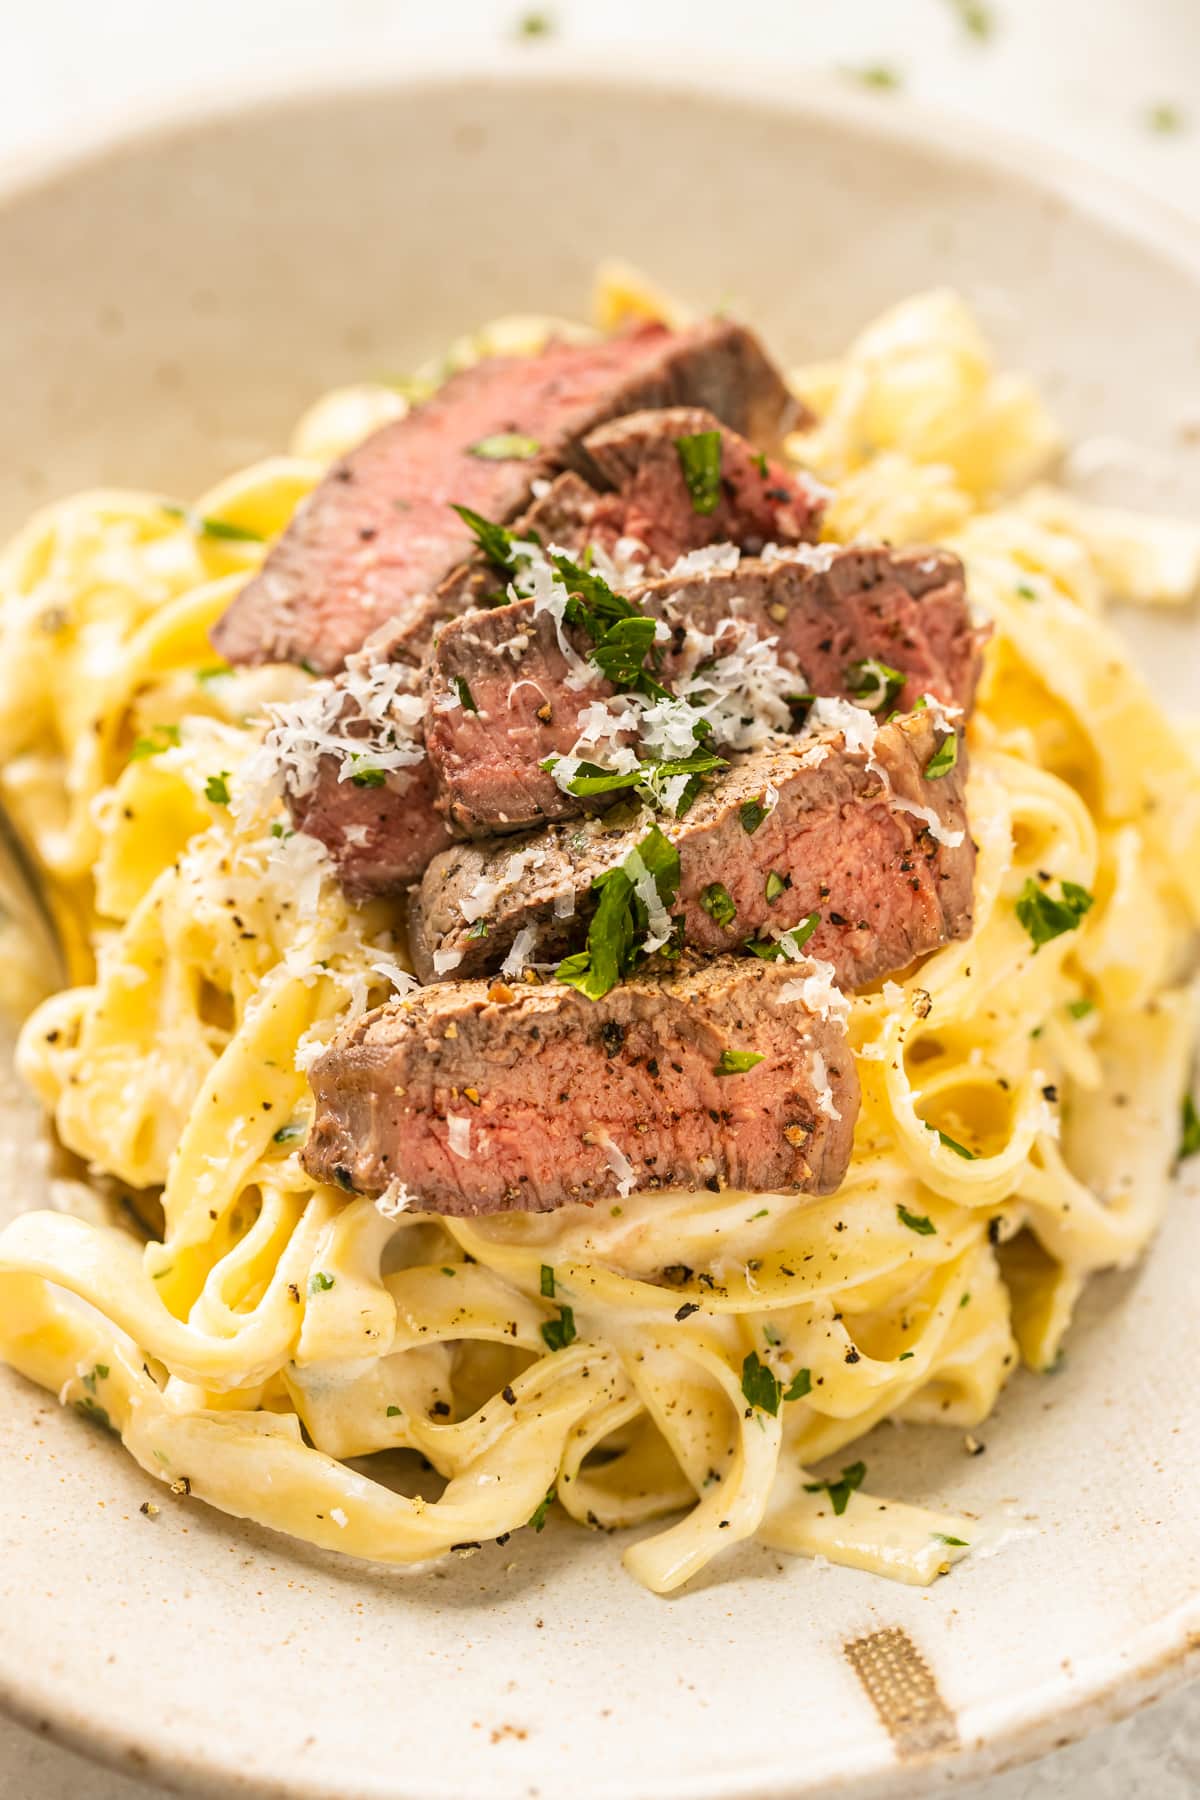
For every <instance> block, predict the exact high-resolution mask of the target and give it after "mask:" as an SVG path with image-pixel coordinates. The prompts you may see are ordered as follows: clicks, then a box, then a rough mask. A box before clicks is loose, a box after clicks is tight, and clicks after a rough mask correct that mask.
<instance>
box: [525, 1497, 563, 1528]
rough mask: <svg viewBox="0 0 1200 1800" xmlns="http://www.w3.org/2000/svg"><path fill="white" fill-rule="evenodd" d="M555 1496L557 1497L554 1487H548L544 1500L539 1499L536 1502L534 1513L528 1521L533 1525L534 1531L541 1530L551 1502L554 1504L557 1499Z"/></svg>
mask: <svg viewBox="0 0 1200 1800" xmlns="http://www.w3.org/2000/svg"><path fill="white" fill-rule="evenodd" d="M557 1498H558V1493H557V1490H556V1489H554V1488H548V1489H547V1491H546V1498H545V1499H544V1500H541V1501H539V1502H538V1506H537V1510H536V1512H535V1513H534V1515H533V1517H532V1518H531V1519H530V1521H529V1523H530V1524H531V1525H532V1526H533V1529H534V1530H535V1531H541V1530H542V1528H543V1526H544V1525H545V1523H546V1514H547V1513H548V1512H549V1511H550V1508H551V1507H552V1506H553V1504H554V1502H555V1500H557Z"/></svg>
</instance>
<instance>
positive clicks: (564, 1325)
mask: <svg viewBox="0 0 1200 1800" xmlns="http://www.w3.org/2000/svg"><path fill="white" fill-rule="evenodd" d="M575 1336H576V1333H575V1311H574V1308H573V1307H570V1306H560V1307H559V1309H558V1317H557V1319H547V1320H546V1323H545V1324H544V1325H543V1326H542V1337H543V1339H544V1340H545V1343H546V1348H547V1349H548V1350H565V1349H566V1347H567V1345H568V1344H573V1343H574V1342H575Z"/></svg>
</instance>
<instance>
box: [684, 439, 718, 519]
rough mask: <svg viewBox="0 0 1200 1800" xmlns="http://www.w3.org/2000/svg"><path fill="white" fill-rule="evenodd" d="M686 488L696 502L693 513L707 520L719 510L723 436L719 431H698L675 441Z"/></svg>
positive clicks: (693, 503)
mask: <svg viewBox="0 0 1200 1800" xmlns="http://www.w3.org/2000/svg"><path fill="white" fill-rule="evenodd" d="M675 448H676V450H677V451H678V452H679V466H680V468H681V469H682V470H683V480H684V485H685V486H686V488H687V491H688V496H689V498H690V500H691V502H692V511H693V512H694V513H699V514H700V516H701V517H702V518H707V517H708V515H709V514H710V513H713V512H715V511H716V509H717V502H718V500H719V499H720V498H721V434H720V432H719V431H696V432H693V433H692V434H691V435H690V436H688V437H680V438H676V439H675Z"/></svg>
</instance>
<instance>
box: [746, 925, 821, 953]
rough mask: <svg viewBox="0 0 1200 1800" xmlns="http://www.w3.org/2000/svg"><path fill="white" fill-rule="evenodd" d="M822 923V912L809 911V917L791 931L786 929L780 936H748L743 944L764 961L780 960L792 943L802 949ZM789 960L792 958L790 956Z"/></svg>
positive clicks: (794, 947)
mask: <svg viewBox="0 0 1200 1800" xmlns="http://www.w3.org/2000/svg"><path fill="white" fill-rule="evenodd" d="M820 923H821V915H820V913H809V915H808V917H807V919H801V921H800V923H799V925H794V926H793V927H792V929H791V931H785V932H784V933H783V936H782V937H779V938H747V939H746V942H745V945H744V946H743V947H744V948H745V949H747V950H752V951H753V952H754V954H755V956H760V957H761V958H762V960H763V961H764V962H778V961H779V958H780V957H781V956H787V955H788V951H787V948H786V946H787V945H788V944H791V946H792V948H793V949H794V950H802V949H803V948H804V946H805V944H807V942H808V940H809V938H810V937H811V936H812V934H813V932H814V931H815V930H816V929H817V926H818V925H819V924H820ZM789 960H792V959H791V958H789Z"/></svg>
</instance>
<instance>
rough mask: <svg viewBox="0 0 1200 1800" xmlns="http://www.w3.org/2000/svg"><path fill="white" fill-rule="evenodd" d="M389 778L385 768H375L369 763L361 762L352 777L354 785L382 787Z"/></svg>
mask: <svg viewBox="0 0 1200 1800" xmlns="http://www.w3.org/2000/svg"><path fill="white" fill-rule="evenodd" d="M386 780H387V775H386V773H385V772H384V770H383V769H376V768H373V767H372V766H371V765H370V764H369V763H360V764H359V765H358V766H357V767H356V768H355V770H354V773H353V774H352V775H351V777H350V781H351V783H352V785H353V786H354V787H359V788H381V787H382V786H383V784H384V782H385V781H386Z"/></svg>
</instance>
